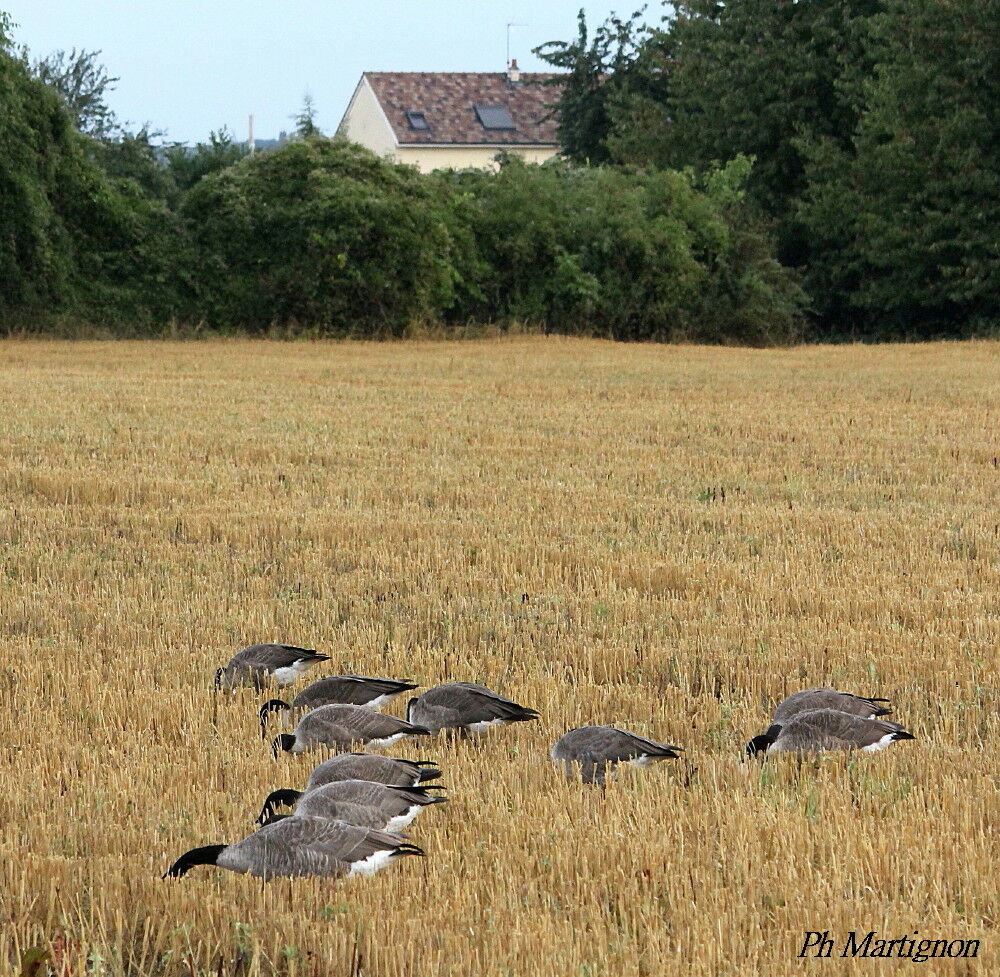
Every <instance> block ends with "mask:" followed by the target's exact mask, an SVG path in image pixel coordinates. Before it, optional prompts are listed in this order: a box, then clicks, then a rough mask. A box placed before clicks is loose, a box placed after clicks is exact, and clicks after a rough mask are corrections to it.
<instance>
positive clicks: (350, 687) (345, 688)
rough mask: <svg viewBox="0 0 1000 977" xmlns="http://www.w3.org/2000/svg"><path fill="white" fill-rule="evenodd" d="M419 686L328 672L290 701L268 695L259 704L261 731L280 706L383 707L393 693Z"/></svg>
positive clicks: (297, 708)
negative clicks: (336, 705) (267, 697)
mask: <svg viewBox="0 0 1000 977" xmlns="http://www.w3.org/2000/svg"><path fill="white" fill-rule="evenodd" d="M416 687H417V686H416V685H415V684H414V683H413V682H400V681H397V680H395V679H388V678H369V677H368V676H366V675H328V676H326V677H325V678H321V679H317V680H316V681H315V682H312V683H311V684H309V685H307V686H306V687H305V688H304V689H303V690H302V691H301V692H300V693H299V694H298V695H297V696H295V698H294V699H292V701H291V703H288V702H285V701H283V700H282V699H269V700H268V701H267V702H265V703H264V705H262V706H261V707H260V728H261V732H263V731H264V729H265V727H266V726H267V717H268V715H269V714H270V713H272V712H277V711H279V710H281V711H284V710H292V709H294V710H305V709H315V708H316V707H317V706H329V705H334V704H341V705H352V706H367V707H368V708H369V709H380V708H381V707H382V706H384V705H385V704H386V703H387V702H388V701H389V700H390V699H392V698H393V696H397V695H399V694H400V692H409V691H410V690H411V689H415V688H416Z"/></svg>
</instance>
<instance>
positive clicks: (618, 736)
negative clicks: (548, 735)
mask: <svg viewBox="0 0 1000 977" xmlns="http://www.w3.org/2000/svg"><path fill="white" fill-rule="evenodd" d="M681 752H683V750H682V748H681V747H679V746H668V745H667V744H665V743H657V742H655V741H654V740H650V739H647V738H646V737H645V736H639V735H638V734H637V733H630V732H629V731H628V730H625V729H618V728H617V727H615V726H580V727H579V728H578V729H571V730H570V731H569V732H568V733H566V734H564V735H563V736H562V737H561V738H560V739H559V740H557V741H556V744H555V746H553V747H552V759H553V760H554V761H555V762H556V763H561V764H563V766H564V767H565V769H566V775H567V776H572V775H573V771H574V767H575V766H576V765H578V766H579V767H580V772H581V775H582V777H583V782H584V783H585V784H595V783H596V784H601V785H602V786H603V784H604V782H605V778H606V775H607V771H608V769H609V768H610V769H611V771H612V772H613V771H614V769H615V767H617V766H618V764H619V763H633V764H635V765H636V766H638V767H648V766H649V765H650V764H651V763H655V762H656V761H658V760H675V759H677V756H678V754H679V753H681Z"/></svg>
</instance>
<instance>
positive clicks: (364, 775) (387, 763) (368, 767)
mask: <svg viewBox="0 0 1000 977" xmlns="http://www.w3.org/2000/svg"><path fill="white" fill-rule="evenodd" d="M440 776H441V771H440V770H439V769H438V768H437V767H436V766H435V765H434V762H433V761H431V760H399V759H397V758H396V757H390V756H382V754H381V753H340V754H338V755H337V756H332V757H330V758H329V759H328V760H324V761H323V762H322V763H321V764H320V765H319V766H318V767H315V768H314V769H313V772H312V773H311V774H309V781H308V783H306V790H312V789H313V788H314V787H322V786H323V784H332V783H333V782H334V781H337V780H371V781H374V782H375V783H377V784H388V785H389V786H392V787H415V786H416V785H417V784H423V783H426V782H427V781H428V780H437V779H438V777H440Z"/></svg>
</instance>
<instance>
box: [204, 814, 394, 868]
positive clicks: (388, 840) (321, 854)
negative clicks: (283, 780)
mask: <svg viewBox="0 0 1000 977" xmlns="http://www.w3.org/2000/svg"><path fill="white" fill-rule="evenodd" d="M401 844H403V839H401V838H400V837H399V836H398V835H391V834H386V833H385V832H382V831H372V830H371V829H369V828H363V827H360V826H358V825H353V824H346V823H344V822H343V821H330V820H327V819H325V818H314V817H300V816H298V815H295V816H293V817H290V818H285V819H284V820H281V821H276V822H274V823H273V824H269V825H265V826H264V827H263V828H260V829H259V830H258V831H255V832H254V833H253V834H252V835H249V836H248V837H246V838H244V839H243V840H242V841H239V842H237V843H236V844H235V845H230V846H229V847H228V848H227V849H226V850H225V852H223V854H222V855H220V856H219V865H221V866H222V867H224V868H231V869H234V870H235V871H237V872H248V873H249V874H251V875H256V876H262V877H273V876H302V875H320V876H334V875H343V874H345V873H346V872H347V871H348V870H349V868H350V865H351V863H352V862H356V861H360V860H362V859H364V858H368V857H370V856H371V855H373V854H375V852H378V851H391V850H393V849H394V848H397V847H399V846H400V845H401Z"/></svg>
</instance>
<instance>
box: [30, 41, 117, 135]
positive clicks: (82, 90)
mask: <svg viewBox="0 0 1000 977" xmlns="http://www.w3.org/2000/svg"><path fill="white" fill-rule="evenodd" d="M100 54H101V52H100V51H85V50H83V49H82V48H81V49H80V50H79V51H77V49H76V48H73V49H72V50H70V51H55V52H53V53H52V54H50V55H49V56H48V57H46V58H41V59H39V60H38V61H36V62H35V63H34V66H33V70H34V74H35V77H36V78H38V79H39V81H41V82H43V83H44V84H46V85H50V86H51V87H52V88H54V89H55V90H56V91H57V92H59V94H60V95H61V96H62V98H63V101H64V102H65V104H66V108H67V110H68V111H69V114H70V116H71V117H72V119H73V121H74V124H75V125H76V127H77V129H79V130H80V132H82V133H85V134H86V135H88V136H93V137H94V138H95V139H106V138H108V137H109V136H111V135H112V133H114V132H115V130H116V128H117V123H116V121H115V115H114V113H113V112H112V111H111V109H110V108H109V106H108V103H107V94H108V92H110V91H113V90H114V86H115V82H117V81H118V80H119V79H118V78H112V77H111V76H110V75H109V74H108V72H107V69H106V68H105V67H104V65H102V64H100V62H99V61H98V60H97V59H98V57H99V56H100Z"/></svg>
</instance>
